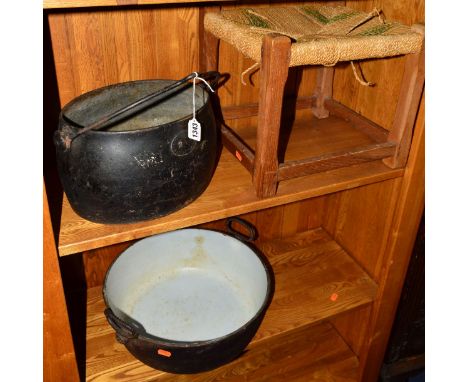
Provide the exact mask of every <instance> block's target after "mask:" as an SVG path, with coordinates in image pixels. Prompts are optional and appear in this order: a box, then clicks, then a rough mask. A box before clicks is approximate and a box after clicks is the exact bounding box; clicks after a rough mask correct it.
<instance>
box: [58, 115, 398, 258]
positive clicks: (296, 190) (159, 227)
mask: <svg viewBox="0 0 468 382" xmlns="http://www.w3.org/2000/svg"><path fill="white" fill-rule="evenodd" d="M298 114H300V115H299V117H298V118H296V122H295V125H294V128H293V131H292V134H291V137H290V140H289V144H288V148H287V151H286V155H285V158H286V160H297V159H301V158H303V157H304V156H310V155H320V154H323V153H325V152H333V151H337V150H344V149H347V148H351V147H356V146H360V145H365V144H368V143H369V142H372V141H371V140H370V138H369V137H368V136H366V135H365V134H363V133H362V132H359V131H358V130H356V129H354V128H353V127H352V125H351V123H349V122H345V121H343V120H340V119H338V118H336V117H331V118H330V119H329V120H328V121H327V120H318V119H311V113H310V112H308V111H303V112H301V113H298ZM311 122H312V124H311ZM254 132H255V127H254V126H251V127H250V128H249V129H245V128H244V129H243V130H242V131H241V132H240V133H241V134H242V137H243V138H244V139H246V140H247V142H248V143H249V144H252V145H253V147H254V146H255V141H254V140H253V139H254V138H253V136H254ZM403 173H404V170H403V169H390V168H389V167H387V166H385V165H384V164H383V163H382V162H381V161H373V162H367V163H362V164H358V165H354V166H350V167H345V168H341V169H337V170H331V171H326V172H321V173H317V174H313V175H308V176H303V177H300V178H295V179H290V180H285V181H282V182H280V184H279V187H278V192H277V194H276V195H275V196H274V197H270V198H265V199H259V198H258V197H257V196H256V195H255V192H254V189H253V186H252V179H251V176H250V174H249V172H248V171H247V170H246V169H245V168H244V167H243V166H242V165H241V164H240V163H239V162H238V161H237V159H235V158H234V156H233V155H231V154H230V153H229V152H227V151H226V150H223V153H222V155H221V158H220V161H219V163H218V165H217V168H216V171H215V174H214V176H213V179H212V180H211V182H210V185H209V186H208V188H207V189H206V190H205V192H204V193H203V194H202V195H201V196H200V197H199V198H198V199H197V200H195V201H194V202H193V203H191V204H189V205H188V206H187V207H185V208H183V209H182V210H179V211H176V212H174V213H172V214H170V215H168V216H165V217H162V218H159V219H154V220H150V221H146V222H140V223H135V224H119V225H105V224H97V223H93V222H90V221H88V220H85V219H82V218H81V217H79V216H78V215H77V214H76V213H75V212H74V211H73V210H72V209H71V207H70V204H69V202H68V200H67V198H66V197H65V196H64V198H63V205H62V218H61V227H60V235H59V244H58V249H59V255H60V256H65V255H70V254H73V253H77V252H82V251H85V250H90V249H95V248H99V247H103V246H107V245H112V244H116V243H120V242H124V241H128V240H133V239H139V238H142V237H146V236H149V235H153V234H157V233H162V232H167V231H171V230H174V229H179V228H184V227H188V226H191V225H196V224H202V223H206V222H209V221H213V220H218V219H222V218H226V217H229V216H234V215H239V214H244V213H248V212H252V211H256V210H261V209H265V208H269V207H274V206H278V205H282V204H286V203H291V202H295V201H298V200H302V199H307V198H310V197H315V196H320V195H325V194H328V193H332V192H336V191H341V190H346V189H350V188H354V187H359V186H363V185H366V184H370V183H375V182H380V181H383V180H387V179H391V178H395V177H399V176H402V175H403Z"/></svg>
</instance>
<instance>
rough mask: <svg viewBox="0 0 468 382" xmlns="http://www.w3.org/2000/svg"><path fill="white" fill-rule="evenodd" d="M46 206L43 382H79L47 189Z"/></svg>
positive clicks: (44, 195) (44, 197)
mask: <svg viewBox="0 0 468 382" xmlns="http://www.w3.org/2000/svg"><path fill="white" fill-rule="evenodd" d="M43 202H44V214H43V228H44V248H43V251H44V260H43V272H44V274H43V280H44V285H43V288H44V297H43V319H44V322H43V337H44V344H43V349H44V351H43V380H44V381H45V382H55V381H65V380H66V381H70V382H75V381H76V382H78V381H79V380H80V378H79V375H78V367H77V363H76V359H75V351H74V347H73V341H72V337H71V332H70V327H69V325H68V312H67V306H66V302H65V294H64V291H63V284H62V279H61V275H60V267H59V262H58V260H59V258H58V254H57V249H56V248H57V247H56V245H55V239H54V234H53V231H52V223H51V221H50V214H49V204H48V202H47V195H46V190H45V187H43Z"/></svg>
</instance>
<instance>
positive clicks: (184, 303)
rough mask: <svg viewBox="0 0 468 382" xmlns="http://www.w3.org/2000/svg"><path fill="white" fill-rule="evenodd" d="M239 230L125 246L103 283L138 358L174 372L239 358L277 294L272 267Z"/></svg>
mask: <svg viewBox="0 0 468 382" xmlns="http://www.w3.org/2000/svg"><path fill="white" fill-rule="evenodd" d="M233 220H237V218H231V219H229V220H228V224H231V223H232V221H233ZM244 224H246V223H245V222H244ZM235 236H236V237H231V236H229V235H226V234H224V233H220V232H215V231H211V230H205V229H182V230H178V231H174V232H169V233H165V234H161V235H155V236H152V237H148V238H146V239H143V240H140V241H139V242H136V243H135V244H133V245H132V246H130V247H129V248H128V249H127V250H125V251H124V252H122V254H120V255H119V256H118V257H117V258H116V260H115V261H114V262H113V263H112V265H111V266H110V267H109V269H108V271H107V274H106V278H105V281H104V287H103V294H104V300H105V303H106V306H107V309H106V310H105V314H106V317H107V320H108V321H109V323H110V325H111V326H112V327H113V328H114V329H115V331H116V336H117V340H118V341H119V342H121V343H123V344H125V346H126V348H127V349H128V350H129V351H130V353H132V354H133V355H134V356H135V357H136V358H137V359H139V360H140V361H142V362H144V363H145V364H147V365H149V366H151V367H153V368H156V369H159V370H163V371H168V372H172V373H184V374H185V373H198V372H202V371H207V370H211V369H214V368H216V367H218V366H221V365H223V364H225V363H227V362H229V361H231V360H233V359H234V358H236V357H238V356H239V355H240V354H241V353H242V351H243V349H244V348H245V347H246V346H247V344H248V343H249V341H250V340H251V339H252V338H253V336H254V335H255V333H256V331H257V329H258V327H259V325H260V323H261V321H262V319H263V317H264V315H265V312H266V310H267V307H268V304H269V303H270V301H271V296H272V293H273V277H272V275H273V273H272V271H271V269H270V267H269V264H268V262H267V261H266V260H265V259H264V258H263V257H262V255H259V254H258V253H257V252H256V251H255V250H253V249H252V248H251V247H250V246H249V245H247V244H245V243H243V242H241V241H240V240H238V238H240V236H239V235H238V234H236V235H235ZM252 238H253V234H252V233H251V236H250V238H249V239H252Z"/></svg>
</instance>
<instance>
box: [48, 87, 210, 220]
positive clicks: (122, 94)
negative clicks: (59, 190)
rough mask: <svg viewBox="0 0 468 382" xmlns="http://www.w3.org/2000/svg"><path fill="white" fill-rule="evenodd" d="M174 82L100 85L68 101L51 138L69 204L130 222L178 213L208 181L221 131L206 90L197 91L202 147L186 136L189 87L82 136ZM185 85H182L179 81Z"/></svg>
mask: <svg viewBox="0 0 468 382" xmlns="http://www.w3.org/2000/svg"><path fill="white" fill-rule="evenodd" d="M175 82H176V81H166V80H147V81H134V82H126V83H120V84H116V85H111V86H107V87H103V88H100V89H97V90H94V91H91V92H89V93H86V94H83V95H81V96H80V97H77V98H76V99H74V100H73V101H71V102H70V103H69V104H67V105H66V106H65V107H64V108H63V110H62V112H61V114H60V120H59V126H58V130H57V131H56V132H55V135H54V143H55V147H56V153H57V166H58V172H59V175H60V179H61V182H62V185H63V188H64V191H65V193H66V195H67V197H68V200H69V202H70V205H71V207H72V208H73V210H74V211H75V212H76V213H77V214H78V215H80V216H81V217H83V218H85V219H88V220H91V221H94V222H97V223H131V222H137V221H142V220H148V219H152V218H156V217H160V216H164V215H167V214H169V213H171V212H174V211H176V210H178V209H180V208H182V207H184V206H186V205H187V204H189V203H190V202H192V201H193V200H195V199H196V198H197V197H198V196H199V195H200V194H201V193H202V192H203V191H204V190H205V188H206V187H207V185H208V183H209V181H210V180H211V177H212V174H213V171H214V168H215V164H216V160H217V156H218V147H219V145H218V141H217V140H218V137H217V127H216V123H215V118H214V115H213V110H212V107H211V103H210V98H209V94H208V92H207V90H206V89H205V88H204V87H202V86H200V85H197V86H196V118H197V120H198V121H199V122H200V123H201V126H202V133H201V140H200V141H199V142H197V141H195V140H192V139H189V138H188V136H187V131H188V128H187V124H188V122H189V120H190V119H191V118H192V90H193V88H192V84H191V83H190V82H187V81H185V84H184V87H183V88H182V89H181V90H180V89H179V91H177V93H176V94H171V96H170V97H166V99H164V100H162V101H161V100H159V101H158V103H157V104H156V105H150V106H149V107H146V108H144V109H143V110H140V111H139V112H138V114H136V115H130V114H129V113H126V114H125V113H124V114H122V115H121V116H119V118H118V121H117V122H116V123H113V124H112V125H111V126H107V127H106V129H105V130H89V131H86V132H85V133H83V134H80V130H81V129H82V128H83V127H84V126H89V125H91V124H93V123H94V122H96V121H98V120H99V119H100V118H102V117H103V116H105V115H109V114H112V113H115V112H116V111H118V110H121V109H122V108H124V107H125V106H127V105H129V104H131V103H132V102H135V101H137V100H139V99H141V98H142V97H145V96H148V95H151V94H152V93H154V92H158V91H160V90H161V89H164V88H167V86H170V85H171V84H173V83H175ZM179 82H180V81H179Z"/></svg>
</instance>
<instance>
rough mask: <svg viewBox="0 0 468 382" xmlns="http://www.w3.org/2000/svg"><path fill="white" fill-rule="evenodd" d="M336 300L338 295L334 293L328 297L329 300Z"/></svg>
mask: <svg viewBox="0 0 468 382" xmlns="http://www.w3.org/2000/svg"><path fill="white" fill-rule="evenodd" d="M337 299H338V295H337V294H336V293H333V294H332V295H331V296H330V300H332V301H336V300H337Z"/></svg>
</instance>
